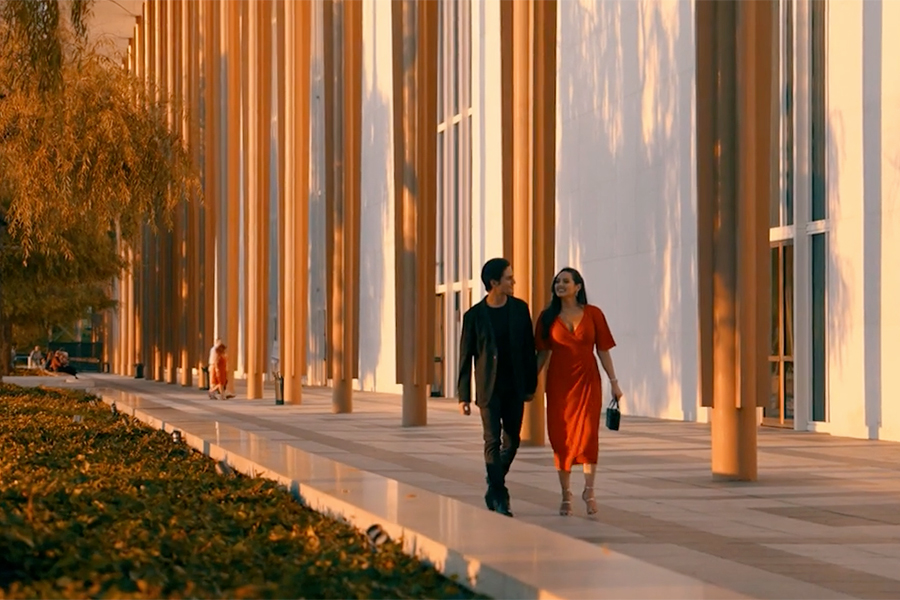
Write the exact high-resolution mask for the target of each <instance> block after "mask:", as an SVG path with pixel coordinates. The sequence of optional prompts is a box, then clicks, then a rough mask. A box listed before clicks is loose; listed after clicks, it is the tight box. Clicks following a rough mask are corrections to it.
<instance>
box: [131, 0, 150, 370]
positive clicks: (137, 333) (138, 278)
mask: <svg viewBox="0 0 900 600" xmlns="http://www.w3.org/2000/svg"><path fill="white" fill-rule="evenodd" d="M144 10H146V4H144V7H143V8H142V11H144ZM143 14H146V13H143ZM145 20H146V17H145V16H138V17H137V18H136V20H135V26H134V40H135V43H134V47H135V64H134V74H135V76H137V78H138V80H140V81H144V80H145V79H146V77H147V73H146V70H145V68H144V61H145V60H146V59H145V57H146V54H147V46H146V44H147V42H146V37H145V36H144V21H145ZM144 237H145V233H144V229H143V228H141V229H140V230H139V231H138V235H137V238H136V239H135V242H134V245H133V249H134V252H133V260H132V266H131V268H132V273H133V274H134V286H133V287H132V293H133V297H134V315H133V321H132V327H133V336H132V340H131V368H132V371H131V373H132V374H133V375H137V372H136V371H137V369H136V365H137V364H138V363H143V362H144V356H145V354H144V352H143V349H144V336H143V335H142V329H143V328H144V327H145V322H144V319H145V315H146V311H147V305H146V304H145V302H144V286H145V285H146V281H145V279H144V266H145V264H146V255H145V254H144V251H143V248H144Z"/></svg>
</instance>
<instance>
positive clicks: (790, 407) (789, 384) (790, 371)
mask: <svg viewBox="0 0 900 600" xmlns="http://www.w3.org/2000/svg"><path fill="white" fill-rule="evenodd" d="M784 418H785V420H787V419H793V418H794V363H793V362H791V361H786V362H785V363H784Z"/></svg>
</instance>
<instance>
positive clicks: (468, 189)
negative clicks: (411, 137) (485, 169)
mask: <svg viewBox="0 0 900 600" xmlns="http://www.w3.org/2000/svg"><path fill="white" fill-rule="evenodd" d="M466 123H467V125H468V126H467V128H466V131H468V132H469V136H468V143H467V144H466V148H465V153H466V165H467V166H466V172H467V173H468V174H469V177H468V185H467V186H466V189H464V190H463V193H464V194H465V202H466V205H467V206H468V207H469V210H468V211H467V217H468V220H467V221H466V223H465V226H466V228H465V231H466V232H467V233H466V246H467V247H468V253H467V254H468V256H469V259H470V260H469V264H468V269H467V270H466V273H467V275H466V278H467V279H472V277H473V275H472V260H471V257H472V236H473V235H474V234H473V232H472V117H471V116H466Z"/></svg>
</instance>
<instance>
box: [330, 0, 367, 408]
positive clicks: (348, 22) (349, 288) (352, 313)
mask: <svg viewBox="0 0 900 600" xmlns="http://www.w3.org/2000/svg"><path fill="white" fill-rule="evenodd" d="M324 7H325V106H326V112H325V128H326V149H325V152H326V169H327V170H328V171H329V172H328V177H327V178H326V212H327V214H328V225H329V232H328V233H329V235H328V236H327V242H328V250H327V252H328V254H329V256H330V263H329V267H330V273H329V275H330V285H331V289H330V290H329V292H330V295H329V300H330V303H329V308H330V311H329V313H330V327H329V347H330V349H331V351H330V352H329V355H330V360H329V367H330V375H331V378H332V410H333V411H334V412H336V413H348V412H352V410H353V379H354V378H356V377H358V376H359V234H360V230H359V226H360V225H359V216H360V188H359V182H360V147H361V145H360V134H361V132H360V128H361V117H362V104H361V102H362V99H361V90H362V85H361V77H362V72H361V70H362V62H361V61H362V5H361V3H360V2H355V1H349V2H348V1H344V0H338V1H327V2H325V4H324Z"/></svg>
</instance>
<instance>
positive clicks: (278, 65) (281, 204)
mask: <svg viewBox="0 0 900 600" xmlns="http://www.w3.org/2000/svg"><path fill="white" fill-rule="evenodd" d="M274 3H275V6H274V7H273V8H274V12H275V18H274V21H275V59H274V61H273V62H274V63H275V73H276V74H277V84H276V86H275V98H276V103H277V111H276V112H277V113H278V119H277V120H276V132H275V136H276V140H277V144H278V154H277V155H276V156H277V163H276V166H275V169H276V178H277V181H278V186H277V190H278V193H277V195H276V202H277V210H278V217H277V221H276V223H277V227H278V248H277V256H278V272H277V273H276V275H275V276H276V281H277V282H278V284H277V289H278V294H277V300H276V305H277V310H278V315H277V319H276V323H277V326H276V328H275V339H276V340H277V342H276V343H277V344H278V361H279V364H278V365H277V369H278V371H279V372H280V374H281V377H282V379H285V378H286V375H285V367H286V364H285V363H286V352H287V345H288V343H289V342H288V340H287V339H286V336H287V331H288V329H287V325H288V323H287V320H288V316H287V312H288V306H287V303H286V297H287V285H288V283H287V281H286V280H285V275H286V273H287V271H286V267H287V264H286V263H287V256H286V254H287V237H286V236H287V234H288V229H289V227H288V226H287V223H286V222H285V216H286V212H287V197H288V193H287V189H286V188H287V179H288V175H287V157H286V148H285V144H286V141H287V127H286V123H285V122H286V120H287V115H286V114H285V112H286V110H287V93H288V85H287V81H286V79H287V77H288V74H289V73H290V74H291V75H292V74H293V73H292V72H291V71H288V69H287V65H286V64H285V63H286V61H287V39H286V37H285V36H286V35H287V31H288V29H289V27H288V26H287V23H285V17H286V14H287V7H286V6H285V0H274ZM286 383H287V382H285V387H286ZM276 385H277V383H276Z"/></svg>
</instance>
